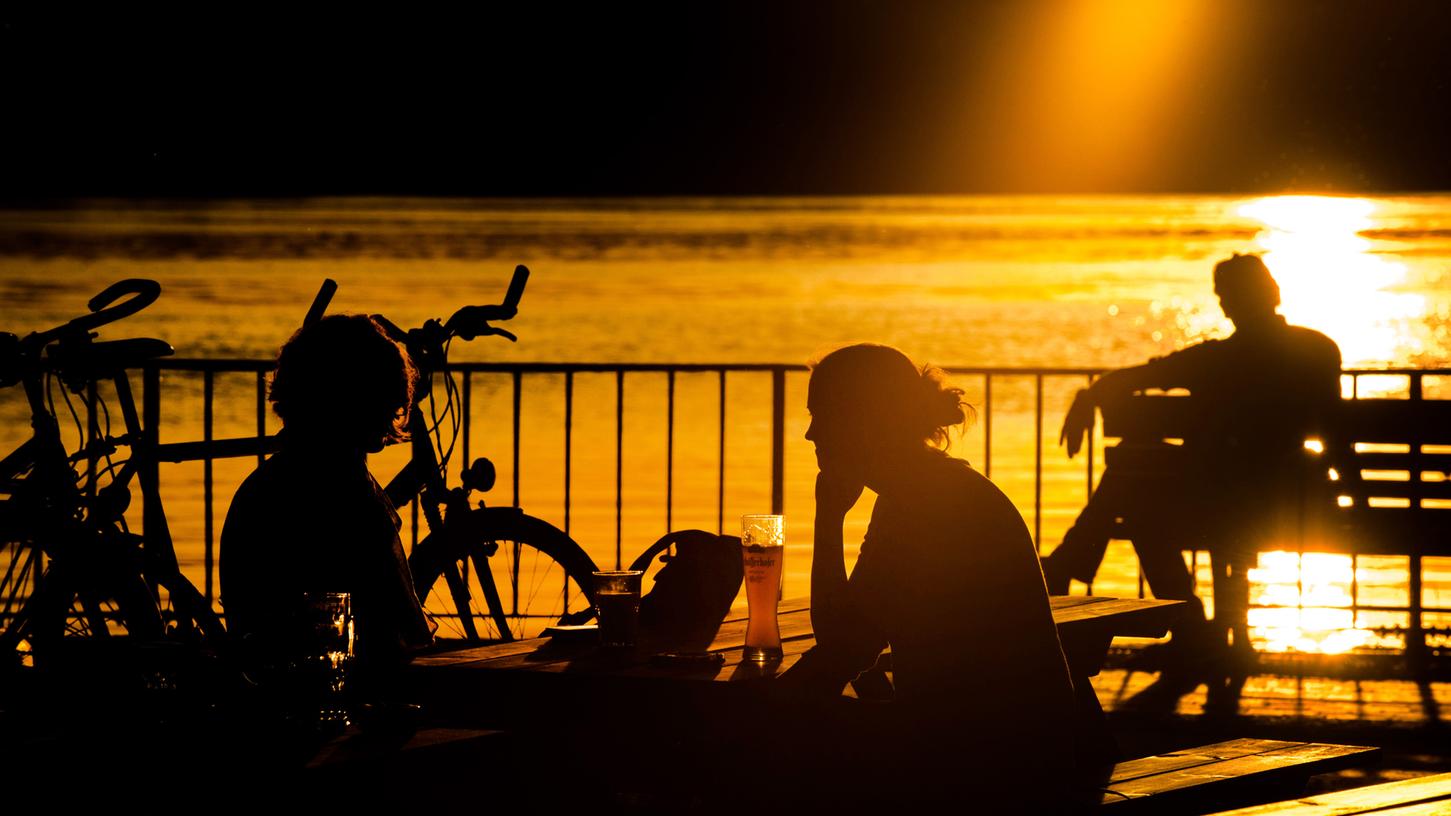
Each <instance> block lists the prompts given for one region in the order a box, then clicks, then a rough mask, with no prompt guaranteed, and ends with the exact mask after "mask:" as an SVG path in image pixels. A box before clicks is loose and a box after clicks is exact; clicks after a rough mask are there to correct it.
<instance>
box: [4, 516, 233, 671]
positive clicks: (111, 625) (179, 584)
mask: <svg viewBox="0 0 1451 816" xmlns="http://www.w3.org/2000/svg"><path fill="white" fill-rule="evenodd" d="M4 549H5V553H6V555H7V559H6V561H7V563H6V564H5V573H4V579H5V582H4V584H3V586H0V609H3V611H4V614H5V619H4V621H3V627H0V653H3V657H0V659H3V660H4V661H5V664H6V665H7V666H10V667H18V668H25V667H36V666H38V667H44V666H45V665H47V664H48V663H50V662H52V661H53V660H54V659H55V658H56V657H57V656H59V655H60V654H61V653H62V652H65V653H67V654H70V653H74V652H76V651H77V650H81V649H84V648H86V644H87V643H98V642H100V641H101V640H106V641H113V643H112V648H115V647H122V646H127V645H135V646H140V645H143V644H159V643H163V642H166V643H178V644H185V645H188V646H192V647H200V648H205V649H209V650H212V651H219V650H220V649H221V648H222V644H223V640H224V638H225V629H224V627H223V626H222V623H221V619H220V618H219V617H218V616H217V615H216V613H215V611H213V609H212V608H211V605H210V604H208V603H207V602H206V600H205V599H204V598H203V597H202V595H201V593H200V592H198V591H197V589H196V587H194V586H192V584H191V582H190V581H188V580H187V579H186V578H185V577H184V576H182V575H180V574H175V575H171V576H167V577H164V578H163V579H162V580H161V581H160V582H159V584H158V586H157V591H156V593H155V594H153V592H152V588H151V587H150V586H148V585H147V583H146V580H145V579H144V578H143V577H142V576H141V574H140V572H138V571H136V570H134V569H130V568H128V567H126V566H122V565H118V564H115V563H111V562H110V561H101V562H97V563H87V564H84V565H81V564H71V563H68V562H63V561H57V560H53V559H52V560H50V561H49V563H48V564H47V565H46V567H45V569H44V574H43V575H41V576H40V579H39V581H38V582H37V581H36V580H35V578H34V576H35V573H36V571H38V569H39V567H38V564H39V563H40V560H41V558H40V556H39V550H38V549H37V548H36V547H34V546H28V545H24V544H22V543H20V542H9V543H7V544H6V546H5V548H4Z"/></svg>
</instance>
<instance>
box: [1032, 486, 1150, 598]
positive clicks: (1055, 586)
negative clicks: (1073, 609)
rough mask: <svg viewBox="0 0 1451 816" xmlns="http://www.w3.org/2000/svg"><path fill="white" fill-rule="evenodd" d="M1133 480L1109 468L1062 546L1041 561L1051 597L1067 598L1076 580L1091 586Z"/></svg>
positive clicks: (1065, 536) (1069, 530)
mask: <svg viewBox="0 0 1451 816" xmlns="http://www.w3.org/2000/svg"><path fill="white" fill-rule="evenodd" d="M1131 483H1132V479H1129V478H1125V477H1124V476H1123V474H1121V473H1118V472H1116V471H1114V470H1113V469H1112V468H1110V469H1108V470H1105V471H1104V472H1103V478H1102V479H1100V480H1099V482H1098V488H1097V489H1095V490H1094V491H1093V495H1092V496H1089V497H1088V504H1087V505H1085V506H1084V508H1083V510H1082V512H1080V513H1079V514H1078V518H1077V519H1075V520H1074V522H1073V526H1072V527H1070V528H1068V532H1067V533H1065V534H1064V535H1063V542H1062V543H1061V544H1059V545H1058V547H1057V548H1056V549H1054V550H1053V552H1051V553H1049V554H1048V555H1047V557H1045V558H1044V559H1043V577H1044V579H1046V580H1047V582H1048V592H1049V594H1052V595H1066V594H1068V582H1069V580H1070V579H1073V578H1076V579H1078V580H1080V581H1082V582H1083V583H1085V584H1087V583H1091V582H1092V581H1093V576H1094V575H1096V574H1097V573H1098V565H1099V564H1101V563H1103V555H1104V552H1105V551H1107V549H1108V540H1109V537H1110V536H1111V535H1112V534H1113V528H1114V524H1115V523H1117V521H1118V519H1119V517H1120V516H1121V515H1122V512H1123V507H1124V504H1125V503H1126V501H1127V500H1128V499H1129V498H1130V496H1131Z"/></svg>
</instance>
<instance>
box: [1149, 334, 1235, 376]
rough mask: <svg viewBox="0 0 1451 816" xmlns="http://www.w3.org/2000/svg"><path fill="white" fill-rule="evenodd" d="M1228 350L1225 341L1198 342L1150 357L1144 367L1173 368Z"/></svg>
mask: <svg viewBox="0 0 1451 816" xmlns="http://www.w3.org/2000/svg"><path fill="white" fill-rule="evenodd" d="M1228 348H1229V346H1227V345H1225V341H1224V340H1221V339H1209V340H1200V341H1199V342H1197V343H1191V344H1189V345H1187V346H1185V347H1184V348H1181V349H1178V350H1176V351H1171V352H1169V353H1168V354H1163V355H1160V356H1158V357H1150V358H1149V361H1148V362H1147V363H1145V364H1144V365H1146V366H1149V367H1155V368H1161V369H1167V368H1173V367H1175V366H1181V365H1185V364H1191V363H1194V362H1196V361H1199V360H1203V359H1206V358H1209V357H1213V356H1215V355H1218V354H1220V353H1221V352H1223V351H1225V350H1226V349H1228Z"/></svg>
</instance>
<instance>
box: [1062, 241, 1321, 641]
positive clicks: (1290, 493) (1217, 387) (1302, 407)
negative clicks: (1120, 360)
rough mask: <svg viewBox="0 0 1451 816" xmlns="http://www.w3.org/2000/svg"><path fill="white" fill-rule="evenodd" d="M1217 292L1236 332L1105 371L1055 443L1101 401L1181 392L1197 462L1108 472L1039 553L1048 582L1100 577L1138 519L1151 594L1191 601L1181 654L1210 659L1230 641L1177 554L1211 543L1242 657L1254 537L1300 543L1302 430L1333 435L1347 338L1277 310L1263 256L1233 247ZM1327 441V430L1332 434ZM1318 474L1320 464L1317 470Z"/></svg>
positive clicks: (1081, 432) (1224, 620)
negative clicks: (1154, 391)
mask: <svg viewBox="0 0 1451 816" xmlns="http://www.w3.org/2000/svg"><path fill="white" fill-rule="evenodd" d="M1214 291H1215V294H1217V295H1218V296H1219V305H1220V307H1221V308H1222V309H1223V310H1224V315H1225V317H1228V318H1229V319H1230V320H1231V321H1232V322H1233V323H1234V328H1235V331H1234V334H1232V335H1231V336H1229V337H1228V338H1226V339H1223V340H1206V341H1204V342H1202V343H1197V344H1195V345H1192V346H1189V347H1188V348H1185V349H1182V350H1180V351H1176V352H1174V353H1172V354H1169V355H1167V356H1165V357H1160V358H1156V359H1153V360H1150V361H1149V362H1148V363H1145V364H1144V365H1141V366H1135V367H1132V368H1123V369H1119V370H1117V371H1111V372H1109V373H1108V374H1105V375H1104V376H1103V377H1101V378H1099V379H1098V380H1097V381H1096V382H1094V383H1093V385H1092V386H1090V387H1089V388H1087V389H1084V390H1082V391H1080V392H1079V393H1078V396H1077V397H1076V398H1075V399H1074V401H1073V406H1072V407H1071V408H1070V409H1069V412H1068V415H1067V417H1066V418H1065V419H1064V420H1063V431H1062V434H1061V436H1060V443H1063V444H1066V445H1067V448H1068V455H1069V456H1070V457H1071V456H1073V455H1074V454H1076V453H1077V452H1078V450H1079V448H1080V447H1081V446H1082V444H1083V440H1084V438H1085V437H1086V436H1087V434H1088V431H1089V429H1090V428H1092V427H1093V423H1094V412H1095V409H1097V408H1098V407H1099V406H1101V405H1102V404H1103V403H1104V402H1105V401H1109V400H1113V399H1115V398H1120V397H1124V396H1127V395H1129V394H1131V393H1133V392H1136V391H1141V390H1143V389H1146V388H1164V389H1168V388H1187V389H1188V390H1189V392H1190V394H1191V395H1192V396H1193V397H1194V398H1195V399H1196V400H1199V401H1200V403H1201V405H1202V406H1203V409H1202V410H1201V411H1199V412H1198V416H1199V417H1201V418H1202V420H1203V422H1202V424H1201V425H1200V426H1199V427H1197V428H1192V429H1187V434H1186V437H1185V439H1184V446H1183V448H1184V450H1183V452H1184V453H1185V454H1187V458H1188V461H1189V463H1190V471H1189V472H1186V473H1184V474H1181V477H1182V478H1181V479H1177V480H1175V479H1169V478H1167V477H1163V476H1154V475H1147V476H1145V475H1140V474H1136V473H1125V472H1121V471H1119V470H1116V469H1115V468H1113V467H1110V468H1108V469H1107V470H1105V471H1104V474H1103V478H1102V479H1101V480H1100V482H1099V485H1098V488H1097V489H1096V490H1095V491H1094V493H1093V495H1092V496H1091V497H1090V498H1089V501H1088V505H1087V506H1086V507H1084V509H1083V511H1082V512H1081V513H1080V514H1079V516H1078V519H1077V521H1075V522H1074V525H1073V527H1072V528H1070V529H1069V530H1068V533H1067V534H1066V535H1064V537H1063V543H1062V544H1060V545H1059V546H1058V548H1057V549H1055V550H1054V551H1053V552H1052V553H1051V554H1050V555H1049V556H1048V557H1047V558H1046V559H1044V562H1043V570H1044V574H1045V575H1046V576H1047V580H1048V586H1049V588H1050V589H1051V590H1052V591H1054V592H1055V593H1057V594H1063V593H1066V592H1067V591H1068V584H1069V579H1071V578H1076V579H1078V580H1080V581H1083V582H1085V583H1087V582H1090V581H1092V580H1093V576H1094V574H1095V573H1096V572H1097V570H1098V566H1099V564H1100V563H1101V562H1102V561H1103V556H1104V550H1105V548H1106V547H1107V545H1108V540H1109V536H1110V534H1111V533H1112V532H1113V528H1114V524H1115V520H1116V519H1117V518H1123V517H1126V516H1136V517H1138V518H1140V519H1143V520H1147V521H1148V522H1149V523H1145V524H1136V525H1135V529H1136V530H1138V531H1142V532H1136V533H1135V538H1134V539H1133V544H1134V549H1135V551H1136V552H1137V553H1138V556H1139V563H1140V564H1141V566H1142V568H1143V571H1144V577H1145V578H1146V579H1147V581H1148V583H1149V586H1150V588H1151V589H1152V590H1153V593H1154V595H1155V597H1158V598H1169V599H1175V600H1183V601H1187V602H1188V603H1189V604H1190V606H1191V612H1190V614H1188V615H1187V616H1185V618H1184V619H1183V621H1184V622H1183V623H1181V624H1180V625H1179V626H1177V627H1176V629H1175V633H1174V641H1173V645H1174V648H1173V649H1171V654H1172V656H1173V658H1174V661H1173V663H1171V666H1172V665H1173V664H1175V663H1182V662H1183V660H1185V659H1189V660H1192V661H1195V662H1200V661H1202V660H1203V659H1204V658H1210V659H1211V660H1212V659H1215V658H1218V657H1219V653H1220V652H1222V651H1223V647H1225V646H1226V645H1227V643H1226V641H1225V639H1224V637H1223V635H1222V634H1221V635H1214V636H1211V634H1210V630H1209V628H1208V626H1207V625H1206V624H1205V620H1204V607H1203V604H1202V603H1201V602H1200V601H1199V599H1198V598H1197V597H1196V596H1195V594H1194V578H1193V576H1192V575H1190V574H1189V570H1188V568H1187V566H1186V565H1185V563H1184V559H1183V556H1182V555H1181V553H1180V550H1181V549H1183V548H1184V546H1185V545H1186V544H1193V545H1194V546H1207V547H1208V548H1209V550H1210V553H1211V557H1212V558H1213V560H1214V581H1215V599H1216V604H1215V606H1216V611H1215V618H1216V620H1217V621H1219V622H1220V624H1221V625H1222V626H1224V627H1225V628H1226V630H1227V627H1228V625H1230V624H1232V625H1233V626H1234V640H1235V643H1234V646H1235V649H1236V651H1239V652H1241V653H1245V654H1247V652H1248V648H1249V644H1248V631H1247V629H1246V628H1245V627H1244V622H1243V619H1244V610H1245V608H1246V604H1247V603H1248V596H1247V592H1248V585H1247V582H1246V575H1245V573H1246V571H1247V570H1248V567H1249V564H1250V562H1251V561H1252V560H1253V556H1254V550H1255V548H1256V546H1257V545H1258V544H1260V543H1263V542H1265V541H1271V542H1272V541H1273V539H1274V538H1276V537H1278V538H1280V539H1282V540H1283V541H1284V543H1285V546H1287V547H1291V548H1293V541H1292V540H1291V539H1290V538H1289V537H1290V536H1293V535H1296V534H1298V531H1297V524H1298V523H1299V522H1300V521H1301V518H1300V513H1301V511H1302V509H1303V508H1302V502H1303V499H1304V497H1303V496H1302V495H1300V493H1299V490H1300V489H1302V486H1303V485H1304V484H1306V481H1305V479H1304V474H1305V473H1306V468H1307V467H1309V466H1311V464H1310V463H1308V462H1307V459H1306V452H1305V449H1304V443H1305V440H1306V438H1307V437H1310V436H1315V435H1319V436H1320V437H1321V438H1322V439H1325V435H1326V434H1327V433H1328V432H1329V430H1330V429H1329V427H1328V422H1329V419H1330V417H1331V416H1332V412H1333V411H1334V410H1335V406H1336V404H1337V403H1338V402H1339V399H1340V348H1339V347H1338V346H1336V345H1335V342H1334V341H1333V340H1331V339H1330V338H1328V337H1326V336H1325V335H1323V334H1321V333H1320V332H1317V331H1315V330H1313V329H1307V328H1304V327H1301V326H1291V325H1288V324H1287V323H1286V322H1285V318H1284V317H1282V316H1280V315H1279V314H1278V313H1277V311H1276V310H1277V308H1278V307H1279V305H1280V288H1279V285H1278V284H1276V283H1275V279H1274V278H1273V277H1272V276H1271V275H1270V271H1269V269H1268V268H1267V267H1266V266H1265V264H1264V261H1263V260H1261V259H1260V257H1259V256H1258V255H1233V256H1231V257H1230V258H1227V259H1226V260H1224V261H1221V262H1220V263H1219V264H1217V265H1216V266H1215V267H1214ZM1326 441H1327V442H1328V441H1329V440H1328V439H1327V440H1326ZM1322 472H1323V468H1322Z"/></svg>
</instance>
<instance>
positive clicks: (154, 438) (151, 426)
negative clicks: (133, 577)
mask: <svg viewBox="0 0 1451 816" xmlns="http://www.w3.org/2000/svg"><path fill="white" fill-rule="evenodd" d="M141 424H142V428H143V433H144V435H145V437H146V447H147V449H148V450H149V452H150V453H151V455H150V456H147V457H146V458H145V460H144V461H143V462H142V464H141V467H140V468H139V469H138V471H137V473H136V476H137V479H138V480H139V481H140V483H141V490H142V500H141V531H142V533H144V534H145V536H146V540H147V541H156V540H160V539H162V538H163V537H164V538H170V537H171V531H170V529H169V527H168V525H167V523H166V512H165V510H163V509H162V506H161V494H160V489H161V467H160V463H159V462H158V461H157V460H156V455H155V452H156V446H157V445H158V444H160V442H161V369H160V368H158V367H157V366H154V365H150V366H146V368H144V369H143V370H142V375H141ZM147 583H148V584H150V587H151V592H152V594H153V595H154V594H156V584H155V582H154V581H151V580H148V581H147Z"/></svg>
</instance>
